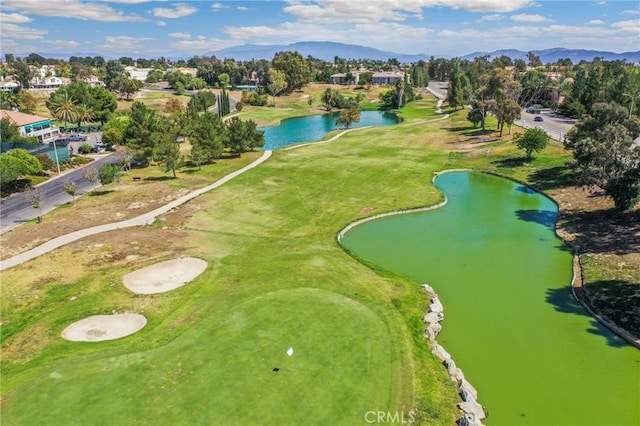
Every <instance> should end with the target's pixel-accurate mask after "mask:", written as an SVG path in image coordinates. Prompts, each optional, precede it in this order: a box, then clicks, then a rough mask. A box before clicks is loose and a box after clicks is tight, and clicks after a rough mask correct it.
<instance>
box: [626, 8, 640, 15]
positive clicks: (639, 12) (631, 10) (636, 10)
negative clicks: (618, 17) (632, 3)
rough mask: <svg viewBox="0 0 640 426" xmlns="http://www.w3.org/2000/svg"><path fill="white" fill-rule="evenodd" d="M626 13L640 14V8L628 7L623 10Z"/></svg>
mask: <svg viewBox="0 0 640 426" xmlns="http://www.w3.org/2000/svg"><path fill="white" fill-rule="evenodd" d="M622 13H623V14H625V15H640V10H638V9H627V10H623V11H622Z"/></svg>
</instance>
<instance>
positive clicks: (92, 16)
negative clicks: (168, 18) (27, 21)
mask: <svg viewBox="0 0 640 426" xmlns="http://www.w3.org/2000/svg"><path fill="white" fill-rule="evenodd" d="M2 7H3V9H4V10H12V11H18V12H20V13H23V14H28V15H36V16H55V17H62V18H74V19H82V20H92V21H102V22H140V21H144V20H145V19H144V18H141V17H140V16H137V15H125V14H124V12H122V11H121V10H115V9H113V8H112V7H110V6H108V5H106V4H104V3H95V2H94V3H91V2H82V1H80V0H66V1H51V0H29V1H25V0H3V2H2Z"/></svg>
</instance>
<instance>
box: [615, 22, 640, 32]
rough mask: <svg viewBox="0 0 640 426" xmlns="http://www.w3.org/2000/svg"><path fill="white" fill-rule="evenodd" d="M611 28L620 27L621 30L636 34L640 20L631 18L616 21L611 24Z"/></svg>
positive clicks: (639, 29)
mask: <svg viewBox="0 0 640 426" xmlns="http://www.w3.org/2000/svg"><path fill="white" fill-rule="evenodd" d="M611 26H612V27H613V28H616V29H618V28H619V29H620V30H621V31H624V32H628V33H631V34H635V35H638V33H640V21H638V20H637V19H632V20H629V21H618V22H614V23H612V24H611Z"/></svg>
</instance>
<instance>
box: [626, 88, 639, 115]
mask: <svg viewBox="0 0 640 426" xmlns="http://www.w3.org/2000/svg"><path fill="white" fill-rule="evenodd" d="M622 96H628V97H630V98H631V101H630V102H629V120H631V114H632V113H633V103H634V102H635V100H636V96H638V95H636V96H632V95H629V94H627V93H623V94H622Z"/></svg>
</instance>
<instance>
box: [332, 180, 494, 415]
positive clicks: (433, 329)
mask: <svg viewBox="0 0 640 426" xmlns="http://www.w3.org/2000/svg"><path fill="white" fill-rule="evenodd" d="M472 171H473V170H471V169H449V170H443V171H441V172H435V173H434V174H433V178H432V179H431V182H432V183H433V184H434V186H435V180H436V179H437V178H438V176H440V175H441V174H444V173H452V172H472ZM441 192H442V194H443V195H444V201H442V202H440V203H438V204H434V205H432V206H428V207H417V208H408V209H403V210H394V211H391V212H386V213H380V214H376V215H373V216H368V217H365V218H362V219H357V220H355V221H353V222H351V223H349V224H347V225H346V226H345V227H344V228H342V229H341V230H340V232H338V234H337V235H336V241H337V243H338V245H339V246H340V247H342V248H343V250H344V247H343V246H342V244H341V241H342V238H343V237H344V235H345V234H346V233H347V232H349V231H350V230H351V229H353V228H355V227H356V226H358V225H361V224H363V223H366V222H370V221H372V220H376V219H380V218H383V217H389V216H397V215H401V214H408V213H420V212H426V211H429V210H435V209H439V208H440V207H443V206H445V205H446V204H447V202H448V198H447V194H446V193H445V192H444V191H441ZM421 287H422V288H423V289H424V290H425V291H426V292H427V297H428V298H429V300H430V304H429V308H428V310H427V313H426V315H425V316H424V318H423V322H424V323H425V324H426V327H425V330H424V338H425V339H428V340H429V341H430V342H431V347H432V348H431V353H432V354H434V355H435V356H436V357H437V358H438V359H440V360H442V364H443V365H444V367H445V368H446V369H447V371H448V372H449V375H450V376H451V380H452V381H454V382H456V383H457V384H458V393H459V395H460V398H461V399H462V402H459V403H458V404H457V406H458V409H459V410H460V411H461V414H462V415H461V416H460V417H459V418H458V419H457V420H456V423H457V424H458V425H459V426H482V425H483V423H482V420H483V419H485V418H486V417H487V416H486V414H485V411H484V408H483V407H482V405H481V404H480V403H479V402H478V392H477V391H476V389H475V388H474V387H473V386H472V385H471V383H469V382H468V381H467V380H466V379H465V377H464V373H463V372H462V370H461V369H460V368H459V367H457V366H456V363H455V361H454V360H453V359H452V358H451V355H450V354H449V353H448V352H447V351H446V350H445V348H444V347H443V346H442V345H440V344H439V343H438V342H437V341H436V336H437V335H438V333H439V332H440V330H442V326H441V325H440V321H442V320H443V319H444V307H443V306H442V303H441V302H440V299H439V298H438V295H437V294H436V292H435V291H434V290H433V288H432V287H431V286H430V285H428V284H422V285H421Z"/></svg>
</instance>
